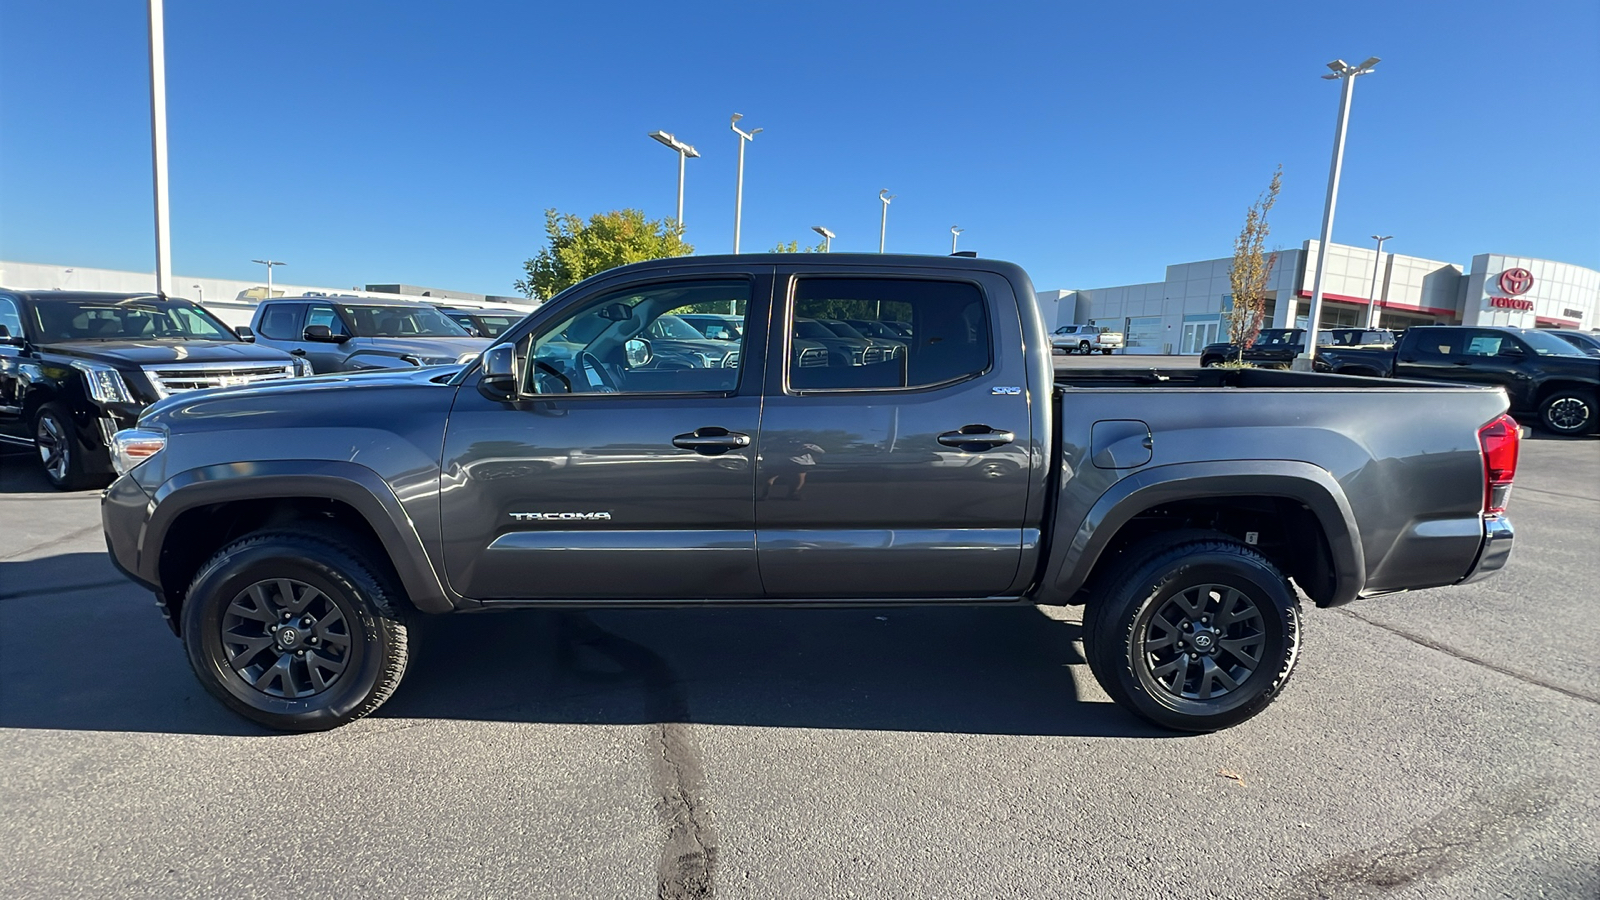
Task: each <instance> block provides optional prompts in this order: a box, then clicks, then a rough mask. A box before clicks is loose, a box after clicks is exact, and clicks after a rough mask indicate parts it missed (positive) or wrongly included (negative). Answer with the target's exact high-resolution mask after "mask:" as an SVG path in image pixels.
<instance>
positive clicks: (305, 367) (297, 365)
mask: <svg viewBox="0 0 1600 900" xmlns="http://www.w3.org/2000/svg"><path fill="white" fill-rule="evenodd" d="M315 374H316V372H314V371H312V369H311V360H309V359H306V358H305V357H304V356H296V357H295V358H294V377H296V378H305V377H306V376H308V375H315Z"/></svg>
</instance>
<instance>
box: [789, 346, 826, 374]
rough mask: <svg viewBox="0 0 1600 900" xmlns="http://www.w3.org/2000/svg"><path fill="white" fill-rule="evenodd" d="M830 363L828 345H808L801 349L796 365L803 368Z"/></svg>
mask: <svg viewBox="0 0 1600 900" xmlns="http://www.w3.org/2000/svg"><path fill="white" fill-rule="evenodd" d="M827 364H828V349H827V348H826V347H808V348H807V349H805V350H802V351H800V357H799V359H797V360H796V361H795V365H796V366H798V367H799V368H802V369H811V368H816V367H817V366H826V365H827Z"/></svg>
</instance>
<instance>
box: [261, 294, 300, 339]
mask: <svg viewBox="0 0 1600 900" xmlns="http://www.w3.org/2000/svg"><path fill="white" fill-rule="evenodd" d="M304 310H305V307H304V306H303V305H301V304H299V303H271V304H268V305H267V308H266V310H265V311H264V312H262V313H261V336H262V337H264V338H268V339H269V340H274V341H298V340H300V315H301V313H302V312H303V311H304Z"/></svg>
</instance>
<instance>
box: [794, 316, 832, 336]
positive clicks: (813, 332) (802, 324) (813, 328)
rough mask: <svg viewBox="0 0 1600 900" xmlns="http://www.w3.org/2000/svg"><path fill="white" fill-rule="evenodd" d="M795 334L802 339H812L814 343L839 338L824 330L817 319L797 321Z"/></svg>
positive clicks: (795, 322) (795, 321)
mask: <svg viewBox="0 0 1600 900" xmlns="http://www.w3.org/2000/svg"><path fill="white" fill-rule="evenodd" d="M794 333H795V334H796V335H799V336H800V337H803V338H810V339H812V340H814V341H831V340H835V339H837V338H838V337H839V336H838V335H837V334H834V333H833V332H831V331H829V330H828V329H826V328H824V327H823V326H822V323H821V322H818V321H817V320H816V319H795V320H794Z"/></svg>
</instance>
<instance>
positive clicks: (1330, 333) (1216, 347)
mask: <svg viewBox="0 0 1600 900" xmlns="http://www.w3.org/2000/svg"><path fill="white" fill-rule="evenodd" d="M1394 345H1395V336H1394V332H1392V331H1390V330H1389V329H1387V328H1328V329H1324V330H1322V331H1318V332H1317V348H1318V352H1319V353H1320V352H1321V349H1322V348H1323V347H1374V348H1378V347H1393V346H1394ZM1305 349H1306V330H1305V329H1304V328H1263V329H1262V330H1261V333H1260V334H1259V335H1257V336H1256V340H1255V342H1254V343H1253V344H1251V345H1250V346H1249V347H1246V348H1245V351H1244V354H1243V356H1242V357H1241V356H1240V354H1239V345H1238V344H1233V343H1221V344H1207V345H1206V346H1205V347H1203V348H1202V349H1201V350H1200V365H1201V366H1202V367H1209V366H1214V365H1216V364H1217V363H1222V362H1228V361H1230V360H1237V359H1241V358H1242V359H1243V360H1244V361H1245V362H1247V363H1250V364H1251V365H1253V366H1261V367H1263V368H1281V369H1287V368H1289V367H1290V366H1291V365H1293V364H1294V358H1295V357H1296V356H1299V355H1300V354H1301V353H1303V352H1305Z"/></svg>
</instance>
